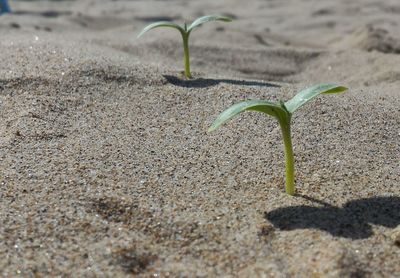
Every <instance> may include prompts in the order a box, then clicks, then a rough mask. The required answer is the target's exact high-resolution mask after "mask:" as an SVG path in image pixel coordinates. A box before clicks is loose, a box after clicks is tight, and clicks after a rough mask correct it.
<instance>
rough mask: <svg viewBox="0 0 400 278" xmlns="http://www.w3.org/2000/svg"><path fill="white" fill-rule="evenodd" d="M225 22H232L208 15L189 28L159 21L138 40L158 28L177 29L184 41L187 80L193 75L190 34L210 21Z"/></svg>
mask: <svg viewBox="0 0 400 278" xmlns="http://www.w3.org/2000/svg"><path fill="white" fill-rule="evenodd" d="M217 20H219V21H225V22H230V21H232V19H231V18H229V17H225V16H218V15H208V16H203V17H200V18H198V19H196V20H195V21H193V23H192V24H190V26H187V25H186V23H185V24H184V25H183V27H181V26H179V25H178V24H175V23H173V22H169V21H159V22H155V23H152V24H150V25H148V26H146V27H145V28H144V29H143V30H142V32H140V34H139V35H138V38H139V37H140V36H142V35H143V34H144V33H146V32H147V31H149V30H151V29H154V28H158V27H172V28H175V29H177V30H178V31H179V32H180V33H181V35H182V40H183V52H184V63H185V76H186V77H187V78H192V74H191V73H190V57H189V36H190V33H191V32H192V31H193V29H194V28H196V27H199V26H200V25H202V24H204V23H206V22H210V21H217Z"/></svg>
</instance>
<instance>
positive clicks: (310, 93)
mask: <svg viewBox="0 0 400 278" xmlns="http://www.w3.org/2000/svg"><path fill="white" fill-rule="evenodd" d="M346 90H347V88H345V87H342V86H337V85H333V84H321V85H317V86H314V87H310V88H308V89H305V90H303V91H301V92H299V93H298V94H297V95H295V96H294V97H293V98H292V99H291V100H288V101H286V102H283V101H280V102H275V103H274V102H269V101H265V100H248V101H243V102H240V103H237V104H234V105H233V106H231V107H230V108H228V109H227V110H225V111H224V112H222V113H221V114H220V115H219V116H218V118H217V119H216V120H215V121H214V123H213V124H212V126H211V127H210V128H209V130H208V131H209V132H210V131H214V130H216V129H217V128H218V127H220V126H221V125H222V124H224V123H225V122H227V121H228V120H230V119H232V118H233V117H234V116H236V115H238V114H239V113H241V112H243V111H247V110H249V111H256V112H263V113H265V114H267V115H270V116H273V117H275V118H276V119H277V120H278V122H279V125H280V127H281V131H282V135H283V142H284V146H285V160H286V193H287V194H289V195H294V194H295V183H294V181H295V178H294V155H293V147H292V138H291V133H290V124H291V118H292V114H293V112H294V111H296V110H297V109H299V108H300V107H301V106H303V105H304V104H305V103H307V102H308V101H310V100H312V99H313V98H315V97H316V96H318V95H319V94H334V93H341V92H344V91H346Z"/></svg>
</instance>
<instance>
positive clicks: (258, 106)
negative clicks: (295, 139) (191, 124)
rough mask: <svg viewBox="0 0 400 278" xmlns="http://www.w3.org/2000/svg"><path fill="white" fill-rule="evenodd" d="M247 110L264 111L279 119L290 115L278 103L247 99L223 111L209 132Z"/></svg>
mask: <svg viewBox="0 0 400 278" xmlns="http://www.w3.org/2000/svg"><path fill="white" fill-rule="evenodd" d="M246 110H250V111H257V112H263V113H265V114H268V115H270V116H273V117H276V118H278V119H279V118H280V117H285V116H289V115H288V113H287V112H286V111H285V110H284V109H283V108H282V107H281V106H280V105H279V104H277V103H273V102H269V101H265V100H247V101H243V102H239V103H236V104H234V105H232V106H231V107H229V108H228V109H226V110H225V111H224V112H222V113H221V114H220V115H219V116H218V118H217V119H216V120H215V121H214V123H213V124H212V126H211V127H210V128H209V129H208V132H211V131H214V130H216V129H217V128H219V127H220V126H221V125H223V124H224V123H226V122H227V121H229V120H230V119H232V118H233V117H235V116H236V115H238V114H239V113H241V112H243V111H246Z"/></svg>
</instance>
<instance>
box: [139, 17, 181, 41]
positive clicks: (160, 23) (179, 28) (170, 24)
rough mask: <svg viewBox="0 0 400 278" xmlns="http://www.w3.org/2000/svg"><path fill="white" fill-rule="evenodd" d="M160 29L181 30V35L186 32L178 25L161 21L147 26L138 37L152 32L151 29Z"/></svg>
mask: <svg viewBox="0 0 400 278" xmlns="http://www.w3.org/2000/svg"><path fill="white" fill-rule="evenodd" d="M158 27H171V28H175V29H177V30H179V32H181V33H182V32H185V30H183V28H182V27H181V26H179V25H178V24H175V23H173V22H169V21H159V22H154V23H152V24H150V25H147V26H146V27H145V28H144V29H143V30H142V32H140V34H139V35H138V36H137V37H138V38H139V37H141V36H142V35H143V34H144V33H146V32H147V31H150V30H151V29H154V28H158Z"/></svg>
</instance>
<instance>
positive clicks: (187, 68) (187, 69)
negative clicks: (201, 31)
mask: <svg viewBox="0 0 400 278" xmlns="http://www.w3.org/2000/svg"><path fill="white" fill-rule="evenodd" d="M189 34H190V33H182V39H183V52H184V63H185V76H186V78H188V79H191V78H192V74H191V73H190V56H189Z"/></svg>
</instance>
